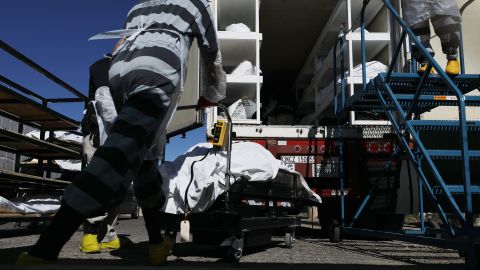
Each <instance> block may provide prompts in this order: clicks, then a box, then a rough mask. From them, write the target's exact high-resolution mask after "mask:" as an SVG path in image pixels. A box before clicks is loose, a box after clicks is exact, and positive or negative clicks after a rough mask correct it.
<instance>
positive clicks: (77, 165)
mask: <svg viewBox="0 0 480 270" xmlns="http://www.w3.org/2000/svg"><path fill="white" fill-rule="evenodd" d="M26 136H30V137H32V138H35V139H39V140H40V132H39V131H36V130H35V131H30V132H29V133H27V134H26ZM55 138H57V139H60V140H63V141H66V142H72V143H78V144H81V143H82V136H81V135H78V134H76V133H73V132H69V131H55ZM32 162H38V161H37V160H36V159H33V160H32ZM52 162H53V163H55V164H57V165H58V166H59V167H60V168H62V169H64V170H71V171H80V170H81V169H82V161H81V160H69V159H66V160H53V161H52Z"/></svg>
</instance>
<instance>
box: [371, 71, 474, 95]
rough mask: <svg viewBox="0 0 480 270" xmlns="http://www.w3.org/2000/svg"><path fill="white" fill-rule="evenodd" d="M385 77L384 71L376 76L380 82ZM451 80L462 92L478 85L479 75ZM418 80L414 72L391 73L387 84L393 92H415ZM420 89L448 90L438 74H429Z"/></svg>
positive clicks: (429, 91) (467, 75)
mask: <svg viewBox="0 0 480 270" xmlns="http://www.w3.org/2000/svg"><path fill="white" fill-rule="evenodd" d="M385 77H386V73H382V74H380V75H379V77H377V78H378V80H380V82H381V81H383V82H384V81H385ZM378 80H377V82H378ZM451 80H452V81H453V83H454V84H455V85H456V86H457V87H458V88H459V90H460V91H461V92H462V93H464V94H465V93H468V92H470V91H472V90H474V89H477V88H478V87H480V75H478V74H460V75H457V76H455V77H452V78H451ZM419 81H420V76H419V75H418V74H415V73H392V76H391V77H390V81H389V83H388V84H389V86H390V88H391V89H392V90H393V91H394V92H395V93H397V91H400V92H402V93H415V90H416V88H417V85H418V83H419ZM371 90H373V89H371ZM422 91H423V93H424V94H433V95H435V94H441V93H449V92H450V90H449V89H448V88H447V87H446V84H445V82H444V81H443V80H442V78H441V77H440V76H439V75H430V76H429V77H428V81H427V82H426V84H425V86H424V88H423V90H422Z"/></svg>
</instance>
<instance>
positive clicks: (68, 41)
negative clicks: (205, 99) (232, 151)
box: [0, 0, 205, 160]
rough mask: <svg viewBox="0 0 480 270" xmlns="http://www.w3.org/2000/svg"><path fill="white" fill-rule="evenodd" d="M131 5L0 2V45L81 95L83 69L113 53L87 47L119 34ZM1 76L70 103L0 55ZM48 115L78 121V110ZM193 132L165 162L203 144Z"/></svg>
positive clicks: (125, 1)
mask: <svg viewBox="0 0 480 270" xmlns="http://www.w3.org/2000/svg"><path fill="white" fill-rule="evenodd" d="M136 2H137V1H136V0H81V1H80V0H75V1H72V0H41V1H39V0H2V7H1V9H0V25H1V27H0V39H1V40H2V41H4V42H6V43H7V44H9V45H10V46H12V47H14V48H15V49H17V50H18V51H20V52H21V53H23V54H25V55H26V56H27V57H29V58H30V59H32V60H33V61H35V62H36V63H38V64H40V65H41V66H43V67H44V68H46V69H47V70H48V71H50V72H52V73H53V74H55V75H56V76H58V77H59V78H60V79H62V80H64V81H65V82H67V83H68V84H70V85H72V86H73V87H74V88H76V89H77V90H79V91H81V92H82V93H84V94H86V93H87V91H88V76H89V75H88V68H89V66H90V64H92V63H93V62H95V61H96V60H97V59H99V58H100V57H101V56H102V55H103V54H104V53H107V52H109V51H110V50H111V48H112V47H113V43H114V41H91V42H89V41H88V38H89V37H91V36H92V35H94V34H96V33H99V32H103V31H107V30H114V29H120V28H122V26H123V22H124V19H125V16H126V14H127V12H128V10H129V9H130V8H131V7H132V6H133V5H134V4H135V3H136ZM0 74H1V75H3V76H5V77H7V78H9V79H11V80H13V81H15V82H17V83H19V84H20V85H22V86H24V87H26V88H28V89H30V90H32V91H34V92H37V93H39V94H40V95H42V96H45V97H56V98H59V97H73V96H72V95H71V94H70V93H69V92H67V91H66V90H64V89H62V88H61V87H59V86H57V85H56V84H55V83H53V82H50V81H49V80H48V79H46V78H45V77H43V76H42V75H40V74H39V73H36V72H35V71H33V70H32V69H31V68H29V67H27V66H26V65H24V64H23V63H21V62H20V61H18V60H16V59H14V58H13V57H11V56H9V55H8V54H7V53H5V52H4V51H0ZM52 108H53V109H55V110H57V111H59V112H61V113H63V114H66V115H68V116H69V117H72V118H74V119H77V120H80V119H81V117H82V110H83V105H81V104H78V105H76V104H72V103H69V104H61V105H55V106H52ZM204 138H205V131H204V129H203V128H201V129H197V130H195V131H192V132H190V133H188V134H187V138H186V139H181V138H178V137H176V138H173V139H172V140H171V142H170V144H169V145H168V146H167V160H172V159H173V158H174V157H176V156H177V155H179V154H181V153H183V152H185V150H187V149H188V148H189V147H191V146H192V145H194V144H196V143H197V142H200V141H204Z"/></svg>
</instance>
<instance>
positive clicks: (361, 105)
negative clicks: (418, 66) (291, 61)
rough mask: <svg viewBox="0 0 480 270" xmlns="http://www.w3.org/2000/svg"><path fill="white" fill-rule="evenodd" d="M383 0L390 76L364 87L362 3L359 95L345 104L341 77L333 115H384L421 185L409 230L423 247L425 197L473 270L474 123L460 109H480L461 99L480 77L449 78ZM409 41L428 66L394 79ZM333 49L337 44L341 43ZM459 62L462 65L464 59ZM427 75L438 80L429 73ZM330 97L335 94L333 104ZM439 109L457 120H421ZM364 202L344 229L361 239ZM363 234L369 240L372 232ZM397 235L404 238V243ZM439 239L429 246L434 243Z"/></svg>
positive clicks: (479, 147) (479, 199)
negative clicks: (396, 29)
mask: <svg viewBox="0 0 480 270" xmlns="http://www.w3.org/2000/svg"><path fill="white" fill-rule="evenodd" d="M382 1H383V2H384V4H385V6H386V7H387V9H388V10H389V11H390V13H391V15H392V17H393V18H394V19H396V20H397V22H398V24H400V26H401V29H402V30H403V31H402V35H401V38H400V42H399V44H398V46H397V48H396V52H395V54H394V58H393V59H392V62H391V64H390V68H389V70H388V72H386V73H381V74H379V75H378V76H377V77H376V78H375V79H373V80H371V81H370V82H368V83H367V82H366V75H365V67H366V65H365V62H366V60H365V58H366V57H365V42H364V38H365V34H364V11H365V8H366V6H367V5H368V2H369V0H364V8H363V10H362V17H361V26H362V60H363V71H364V74H363V75H364V77H363V79H364V87H363V91H361V92H359V93H357V94H355V95H354V96H352V97H350V98H348V99H346V98H345V94H344V85H343V79H344V78H343V77H342V102H341V105H340V106H339V105H338V104H337V100H336V99H335V113H336V114H337V115H339V114H340V112H341V111H343V112H345V111H370V112H376V113H384V114H385V115H386V117H388V119H389V120H390V122H391V124H392V127H393V130H394V132H395V134H396V136H397V138H398V142H399V145H400V146H401V151H402V152H403V153H404V154H406V156H407V157H408V159H409V161H410V163H411V164H412V165H413V167H414V168H415V170H416V172H417V174H418V178H419V182H420V183H421V184H419V193H420V196H419V197H420V206H419V209H420V212H421V217H422V220H421V230H417V231H415V232H414V234H415V235H418V236H419V237H420V236H422V238H421V242H422V243H423V242H425V236H427V235H428V232H427V229H426V228H425V225H424V220H423V212H424V205H423V204H424V202H423V194H426V195H427V196H428V197H429V199H430V200H429V202H430V205H432V206H433V207H434V208H435V209H436V212H437V213H438V214H439V217H440V219H441V220H442V226H443V227H442V228H443V230H444V232H445V233H447V234H448V235H449V237H448V239H449V240H452V239H461V240H462V241H463V242H461V244H460V245H459V244H458V243H456V245H453V247H454V248H458V249H459V250H463V251H466V253H467V264H468V267H469V269H477V267H478V261H477V260H478V256H479V255H480V253H479V250H478V245H479V241H478V240H479V236H480V233H479V230H478V228H475V227H474V226H473V214H474V213H477V214H478V213H480V205H479V204H480V196H479V195H480V121H467V119H466V108H467V107H480V96H468V95H465V94H467V93H469V92H470V91H473V90H475V89H478V88H479V87H480V75H465V74H460V75H457V76H449V75H447V74H446V73H445V71H444V70H443V69H442V67H440V66H439V65H438V63H437V62H436V61H435V60H434V59H433V57H432V56H431V55H430V54H429V53H428V52H427V50H426V49H425V47H423V45H422V44H421V43H420V41H419V40H418V39H417V37H416V36H415V34H414V33H413V32H412V31H411V29H410V28H409V27H408V26H407V25H406V24H405V22H404V21H403V20H402V19H401V17H400V15H399V14H398V12H397V11H396V9H395V8H394V7H393V6H392V4H391V3H390V1H389V0H382ZM407 35H408V36H409V38H410V40H411V41H412V42H413V43H414V44H415V46H417V48H418V49H419V50H420V52H421V54H422V56H423V57H424V58H425V59H427V60H428V62H429V64H428V67H427V69H426V72H425V73H424V74H421V75H419V74H416V73H394V72H393V67H394V66H395V65H396V61H397V58H398V55H399V52H400V48H401V47H402V44H404V42H405V39H406V36H407ZM339 39H341V37H339ZM339 42H340V44H341V43H342V41H341V40H339ZM341 55H342V52H341ZM335 57H336V56H335ZM461 61H462V63H463V55H462V59H461ZM432 68H433V69H435V70H436V72H437V73H438V75H432V74H430V71H431V69H432ZM342 69H343V66H342ZM342 73H343V70H342ZM462 73H463V67H462ZM334 78H336V74H335V77H334ZM336 92H337V89H336V88H335V93H334V94H335V98H336V96H337V93H336ZM337 106H339V107H340V109H339V108H337ZM440 106H450V107H456V108H457V109H458V119H459V120H456V121H453V120H420V115H421V114H422V113H425V112H427V111H430V110H432V109H435V108H438V107H440ZM341 181H343V179H342V180H341ZM369 199H370V194H369V195H367V196H366V198H365V200H364V202H363V203H362V204H361V207H360V209H358V210H357V213H356V214H355V216H354V219H353V222H352V223H351V224H349V225H348V226H343V227H342V231H343V232H346V233H348V232H350V233H352V232H354V233H355V232H356V233H359V234H361V230H359V229H358V228H355V227H354V226H355V224H354V222H355V220H356V219H357V218H358V217H359V216H360V214H361V213H362V211H363V210H364V207H365V206H366V205H367V202H368V200H369ZM474 202H475V203H474ZM343 212H344V209H342V213H343ZM342 217H343V216H342ZM342 224H343V220H342ZM457 224H460V226H458V225H457ZM364 232H367V233H368V235H372V231H370V230H364ZM384 235H385V234H384ZM402 235H404V236H405V237H404V238H402ZM402 235H399V234H398V233H395V234H391V236H392V238H393V239H400V240H412V241H415V239H417V240H418V239H420V238H415V237H414V238H412V237H406V236H407V235H408V236H412V234H410V235H409V232H408V231H405V232H403V234H402ZM437 240H438V239H435V241H432V242H436V243H437V242H438V241H437Z"/></svg>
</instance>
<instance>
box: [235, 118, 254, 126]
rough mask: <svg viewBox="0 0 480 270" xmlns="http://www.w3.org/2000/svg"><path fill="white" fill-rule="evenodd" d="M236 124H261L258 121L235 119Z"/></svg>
mask: <svg viewBox="0 0 480 270" xmlns="http://www.w3.org/2000/svg"><path fill="white" fill-rule="evenodd" d="M232 122H233V123H235V124H246V125H259V124H261V122H260V121H259V120H257V119H233V120H232Z"/></svg>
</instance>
